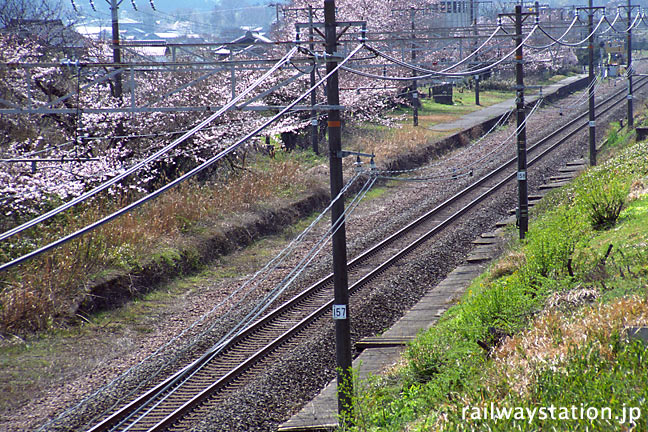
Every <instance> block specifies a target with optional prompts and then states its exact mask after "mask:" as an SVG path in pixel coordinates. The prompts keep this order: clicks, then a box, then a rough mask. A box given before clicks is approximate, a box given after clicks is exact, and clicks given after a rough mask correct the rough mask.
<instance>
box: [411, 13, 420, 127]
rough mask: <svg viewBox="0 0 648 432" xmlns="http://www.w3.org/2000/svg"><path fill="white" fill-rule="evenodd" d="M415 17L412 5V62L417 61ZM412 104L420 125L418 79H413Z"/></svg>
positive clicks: (414, 73)
mask: <svg viewBox="0 0 648 432" xmlns="http://www.w3.org/2000/svg"><path fill="white" fill-rule="evenodd" d="M414 18H416V9H415V8H414V7H412V8H411V9H410V21H411V23H412V64H414V63H415V62H416V43H415V42H414V40H415V39H416V34H415V30H416V24H415V22H414ZM416 74H417V72H416V71H415V70H412V76H416ZM412 105H413V107H414V111H413V114H412V117H413V122H414V126H418V106H419V93H418V82H417V81H416V80H412Z"/></svg>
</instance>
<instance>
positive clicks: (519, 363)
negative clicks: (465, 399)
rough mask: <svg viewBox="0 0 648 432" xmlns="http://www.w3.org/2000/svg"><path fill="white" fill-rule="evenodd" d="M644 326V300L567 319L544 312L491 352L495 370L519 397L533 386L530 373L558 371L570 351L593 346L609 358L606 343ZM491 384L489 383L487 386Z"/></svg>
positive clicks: (647, 304) (647, 321)
mask: <svg viewBox="0 0 648 432" xmlns="http://www.w3.org/2000/svg"><path fill="white" fill-rule="evenodd" d="M645 325H648V300H647V299H646V298H641V297H637V296H634V297H630V298H623V299H618V300H616V301H614V302H611V303H606V304H602V303H599V304H595V305H593V306H591V307H586V308H584V309H582V311H581V312H580V313H578V314H577V315H576V316H574V317H572V318H570V317H567V316H565V315H564V314H562V313H560V312H557V311H556V310H555V309H552V308H550V309H547V310H546V311H545V312H544V313H543V314H542V315H541V316H539V317H538V318H537V319H536V320H535V322H534V323H533V325H532V328H531V329H530V330H528V331H525V332H523V333H520V334H518V335H516V336H513V337H512V338H509V339H508V340H506V341H505V342H504V343H503V344H502V345H501V346H500V348H499V349H498V350H497V351H496V353H495V356H494V358H495V360H496V365H495V368H496V369H499V370H501V373H502V374H503V376H504V380H505V381H506V382H508V383H511V389H512V390H513V391H515V392H517V393H518V394H519V395H521V396H523V395H525V394H527V393H528V390H529V388H530V386H531V385H533V382H532V381H533V376H534V372H535V371H537V370H541V369H547V368H549V369H552V370H559V369H560V367H561V364H562V363H563V362H564V361H565V360H567V358H568V355H569V353H570V352H571V351H573V350H574V349H577V348H580V347H583V346H584V345H585V344H586V343H593V344H595V345H597V348H599V349H600V351H601V354H602V355H604V356H610V357H611V356H612V352H611V350H610V347H609V346H607V345H606V344H605V343H602V341H606V340H608V339H609V338H610V336H611V335H612V334H615V333H619V332H621V331H622V330H623V328H624V327H628V326H645ZM490 384H491V383H489V385H490Z"/></svg>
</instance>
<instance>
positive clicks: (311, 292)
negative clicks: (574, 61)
mask: <svg viewBox="0 0 648 432" xmlns="http://www.w3.org/2000/svg"><path fill="white" fill-rule="evenodd" d="M646 84H648V79H646V80H644V81H642V82H641V83H640V84H639V85H638V89H639V88H642V87H644V86H645V85H646ZM622 94H625V89H622V90H619V91H617V92H616V93H614V94H613V95H612V96H610V97H608V98H607V99H605V100H603V101H601V102H600V103H599V104H598V105H597V108H600V107H602V106H603V105H607V104H609V103H611V102H613V103H612V105H610V106H608V107H606V108H604V109H602V110H599V112H598V113H597V116H599V117H600V116H602V115H604V114H606V113H607V112H609V110H611V109H613V108H614V107H616V106H617V105H618V104H620V103H622V102H623V101H624V100H625V98H621V99H619V100H617V101H614V99H615V98H617V97H619V96H620V95H622ZM587 114H588V113H587V111H586V112H584V113H582V114H580V115H578V116H576V117H575V118H574V119H572V120H570V121H568V122H567V123H566V124H565V125H563V126H562V127H561V128H559V129H557V130H556V131H554V132H552V133H550V134H549V135H547V136H545V137H544V138H542V139H540V140H539V141H537V142H536V143H535V144H534V145H532V146H531V147H529V152H534V151H536V150H538V149H539V147H540V146H543V145H544V144H546V143H547V142H549V141H550V140H552V139H553V138H556V137H557V136H558V135H561V134H563V133H565V132H566V131H567V130H568V129H570V128H571V127H573V126H574V125H576V124H577V123H578V122H579V121H581V120H583V119H584V118H585V116H587ZM587 125H588V123H586V122H585V123H583V124H582V125H579V126H577V127H576V128H574V129H573V130H572V131H570V132H569V133H567V135H566V136H563V137H561V138H560V139H559V140H557V142H555V143H554V144H552V145H550V146H549V147H547V148H545V149H544V150H542V151H541V152H540V153H539V154H538V155H536V156H534V157H533V158H532V159H531V160H530V161H529V162H528V166H533V165H534V164H536V163H537V162H538V161H540V160H541V159H542V158H543V157H545V156H546V155H547V154H549V153H550V152H551V151H553V150H555V149H556V148H557V147H559V146H560V145H561V144H562V143H563V142H564V141H565V140H567V139H569V138H571V137H572V136H574V135H575V134H576V133H578V132H579V131H581V130H582V129H583V128H585V127H586V126H587ZM515 163H516V159H515V158H512V159H510V160H508V161H507V162H505V163H503V164H502V165H500V167H498V168H496V169H494V170H492V171H491V172H489V173H488V174H486V175H485V176H483V177H482V178H480V179H479V180H477V181H476V182H474V183H472V184H471V185H469V186H468V187H466V188H464V189H463V190H461V191H460V192H458V193H456V194H455V195H453V196H452V197H450V198H448V199H447V200H445V201H444V202H443V203H441V204H439V205H437V206H436V207H435V208H434V209H432V210H430V211H429V212H427V213H426V214H424V215H422V216H420V217H419V218H418V219H416V220H414V221H413V222H411V223H409V224H408V225H407V226H405V227H404V228H402V229H400V230H399V231H397V232H395V233H393V234H392V235H390V236H389V237H387V238H386V239H384V240H382V241H381V242H379V243H378V244H376V245H374V246H372V247H371V248H369V249H368V250H366V251H364V252H363V253H361V254H360V255H358V256H356V257H355V258H354V259H352V260H351V261H350V262H349V267H356V266H358V265H359V264H360V263H362V262H363V261H365V260H366V259H367V258H368V257H370V256H372V255H375V254H376V253H377V252H378V251H380V250H382V249H384V248H385V247H387V246H388V245H389V244H391V243H393V242H394V241H395V240H396V239H398V238H400V237H402V236H403V235H404V234H406V233H407V232H409V231H411V230H412V229H414V228H415V227H417V226H419V225H421V224H422V223H424V222H425V221H428V220H430V219H431V218H433V217H434V216H437V215H438V214H439V213H440V212H442V211H444V210H447V209H448V207H449V206H451V205H453V204H456V203H458V202H460V200H461V199H464V198H465V197H466V195H468V194H469V193H471V192H474V191H475V190H476V189H478V188H480V187H484V186H485V185H486V183H487V182H489V181H492V180H493V179H494V178H496V176H498V175H500V174H502V172H503V171H505V170H506V169H509V168H510V167H511V166H514V164H515ZM515 178H516V173H515V172H513V173H511V174H508V175H506V176H505V177H504V178H503V179H500V180H499V181H497V182H496V183H495V184H494V185H492V186H490V187H489V188H488V189H487V190H486V191H485V192H482V193H481V194H479V195H478V196H477V197H476V198H474V199H473V200H472V201H470V202H469V203H468V204H466V205H464V206H463V207H461V208H460V209H459V210H457V211H455V212H454V213H453V214H452V215H450V216H449V217H447V218H446V219H444V220H443V221H442V222H440V223H438V224H437V225H435V227H434V228H432V229H431V230H429V231H427V232H426V233H425V234H423V235H422V236H420V237H418V238H417V239H416V240H414V241H413V242H411V243H409V244H408V245H407V246H406V247H405V248H402V249H401V250H400V251H399V252H397V253H395V254H393V255H392V256H391V257H389V258H388V259H387V260H385V261H383V262H382V264H380V265H379V266H377V267H375V268H374V269H373V270H371V271H370V272H369V273H367V274H365V275H364V276H362V277H361V278H360V279H359V280H357V281H356V282H355V283H353V284H352V285H351V286H350V287H349V292H350V293H351V294H352V293H354V292H355V291H357V290H358V289H360V288H361V287H362V286H364V285H366V284H367V282H369V281H370V280H372V279H373V278H375V277H376V276H378V275H379V274H380V273H382V272H384V271H385V270H386V269H387V268H389V267H390V266H391V265H392V264H393V263H394V262H396V261H398V260H400V259H402V258H403V257H404V256H406V255H407V254H409V253H410V252H412V251H413V250H414V249H416V248H417V247H418V246H420V245H421V244H422V243H424V242H425V241H427V240H428V239H429V238H430V237H432V236H434V235H436V234H438V233H439V232H441V231H442V230H443V229H445V228H446V227H447V226H449V225H450V224H452V223H453V222H455V221H456V220H457V219H458V218H459V217H461V216H463V215H464V214H465V213H466V212H468V211H469V210H471V209H472V208H474V207H475V206H476V205H478V204H479V203H481V202H482V201H484V200H485V199H486V198H488V197H489V196H491V195H492V194H493V193H494V192H496V191H497V190H499V189H501V188H502V187H503V186H505V185H506V184H507V183H509V182H510V181H511V180H513V179H515ZM331 278H332V275H328V276H327V277H324V278H322V279H320V280H319V281H318V282H316V283H315V284H313V285H311V286H310V287H309V288H307V289H306V290H305V291H303V292H302V293H300V294H299V295H297V296H295V297H293V298H292V299H290V300H289V301H287V302H286V303H284V304H283V305H282V306H280V307H278V308H277V309H275V310H273V311H272V312H270V313H268V314H267V315H266V316H264V317H263V318H261V319H260V320H259V321H257V322H255V323H254V324H253V325H251V326H250V327H248V328H247V329H246V330H244V331H243V332H242V333H240V334H239V335H238V336H236V337H235V338H233V339H232V340H231V341H230V342H229V343H228V346H229V347H232V346H234V345H236V344H237V343H239V342H242V341H244V340H245V339H247V338H248V337H250V336H251V335H252V334H253V333H255V332H257V331H259V330H260V329H262V328H265V327H267V326H268V324H269V323H271V322H273V321H274V320H275V319H276V318H278V317H280V316H281V315H282V314H284V313H286V312H287V311H288V310H291V309H294V308H295V307H298V304H299V303H301V302H303V301H305V300H306V299H308V298H309V297H312V296H315V295H316V293H317V291H319V290H321V289H322V288H324V287H326V286H327V285H328V284H329V283H330V280H331ZM332 304H333V300H329V301H327V302H326V303H324V304H323V305H322V306H320V307H319V308H318V309H316V310H314V311H312V312H311V313H309V314H308V315H307V316H306V317H304V318H303V319H302V320H301V321H299V322H298V323H297V324H295V325H294V326H293V327H292V328H291V329H289V330H287V331H285V332H284V333H282V334H281V335H280V336H278V337H277V338H275V339H274V340H273V341H272V342H270V343H268V344H267V345H266V346H264V347H263V348H261V349H260V350H258V351H257V352H256V353H255V354H253V355H252V356H250V357H249V358H247V360H245V361H244V362H243V363H241V364H239V365H238V366H237V367H236V368H235V369H232V370H230V371H229V372H227V373H226V374H225V375H223V376H222V377H220V378H219V379H218V380H216V381H214V382H213V383H212V384H211V385H209V386H208V387H206V388H204V389H203V390H202V391H200V393H197V394H196V395H195V396H194V397H193V398H191V399H190V400H188V401H186V402H185V403H184V404H183V405H182V406H181V407H179V408H178V409H177V410H176V411H174V412H173V413H171V414H169V415H167V416H166V417H165V418H164V419H162V420H160V421H159V422H158V423H157V424H156V425H155V426H153V427H152V428H150V429H149V431H160V430H164V429H166V428H168V427H169V426H171V425H173V424H174V423H176V422H177V421H178V420H179V419H180V418H182V417H183V416H185V415H186V414H187V413H189V412H190V411H191V410H193V409H194V408H195V407H196V406H197V405H199V404H200V403H202V402H204V401H205V400H207V399H208V398H210V397H211V396H212V395H213V394H214V393H215V392H217V391H219V390H221V389H224V388H225V387H227V385H228V384H230V383H231V382H232V381H233V380H235V379H236V378H238V377H240V376H241V375H242V374H244V373H245V372H247V371H248V370H250V369H251V368H252V367H253V366H254V365H255V364H257V363H258V362H259V361H261V360H262V359H263V358H265V357H266V356H267V355H268V354H270V353H271V352H272V351H274V350H275V349H277V348H279V347H280V346H281V345H283V344H284V343H286V342H287V341H288V340H289V339H290V338H292V337H294V336H295V335H297V334H298V333H301V332H302V331H303V330H304V329H305V328H306V327H307V326H309V325H310V324H312V323H313V322H314V321H315V320H317V319H318V318H320V317H322V316H323V315H324V314H326V313H327V312H328V311H329V310H330V308H331V305H332ZM223 353H225V350H223ZM210 355H211V351H209V352H207V353H205V354H204V355H203V356H201V357H200V358H199V359H197V360H195V361H194V362H193V363H192V364H190V365H188V366H186V367H185V368H183V369H181V370H180V371H179V372H177V373H176V374H174V375H173V376H171V377H170V378H167V379H166V380H165V381H163V382H162V383H160V384H158V385H157V386H155V387H153V388H152V389H150V390H148V391H147V392H145V393H144V394H143V395H141V396H139V397H138V398H136V399H135V400H133V401H132V402H130V403H129V404H127V405H126V406H124V407H123V408H121V409H120V410H119V411H117V412H115V413H114V414H113V415H112V416H111V417H109V418H107V419H105V420H104V421H102V422H101V423H99V424H97V425H96V426H94V427H93V428H92V429H90V430H89V432H99V431H105V430H109V429H110V428H111V427H113V426H114V425H115V424H116V423H118V422H119V421H120V419H121V418H123V417H125V416H126V415H128V413H130V412H133V411H134V410H135V409H136V408H138V407H140V406H141V405H142V404H144V403H146V402H148V401H149V400H150V399H151V398H152V397H154V396H157V395H158V394H159V393H160V391H163V389H164V388H165V387H166V386H167V385H168V384H167V383H169V382H171V381H175V380H178V378H180V377H183V376H186V375H189V374H190V373H191V372H192V371H193V370H195V369H196V368H198V367H200V366H201V365H202V363H203V362H204V361H205V359H206V358H207V357H209V356H210Z"/></svg>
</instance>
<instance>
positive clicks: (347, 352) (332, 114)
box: [324, 0, 354, 427]
mask: <svg viewBox="0 0 648 432" xmlns="http://www.w3.org/2000/svg"><path fill="white" fill-rule="evenodd" d="M324 23H325V31H326V55H327V61H326V72H327V74H328V73H331V71H332V70H333V69H335V67H336V66H337V60H336V57H335V55H336V51H337V50H336V46H337V35H336V20H335V0H324ZM327 89H328V90H327V92H326V93H327V99H328V103H329V104H334V105H339V102H340V101H339V99H340V95H339V82H338V74H337V72H335V73H333V74H331V76H330V77H329V78H328V79H327ZM328 134H329V161H330V178H331V199H332V198H333V197H336V196H337V195H338V194H339V193H340V191H341V190H342V187H343V178H342V153H341V152H342V136H341V122H340V111H339V109H332V110H330V111H329V112H328ZM343 212H344V199H338V200H337V201H336V202H335V203H334V204H333V206H332V208H331V220H332V223H333V224H336V223H337V224H338V225H339V229H337V231H336V232H335V234H334V235H333V284H334V301H333V303H334V304H333V318H334V319H335V341H336V349H335V352H336V360H337V384H338V413H339V415H340V421H341V422H342V424H343V426H344V427H348V426H351V425H352V424H353V423H354V421H353V410H352V395H353V381H352V370H351V361H352V359H351V326H350V320H349V318H350V317H349V291H348V283H349V281H348V274H347V251H346V231H345V226H344V218H343V217H342V216H343ZM334 226H335V227H336V228H337V225H334Z"/></svg>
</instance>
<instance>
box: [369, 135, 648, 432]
mask: <svg viewBox="0 0 648 432" xmlns="http://www.w3.org/2000/svg"><path fill="white" fill-rule="evenodd" d="M616 128H618V125H612V126H611V132H609V133H608V147H607V150H606V152H608V156H607V157H608V158H609V159H608V160H607V161H606V162H605V163H602V164H600V165H599V166H598V167H595V168H592V169H588V170H587V171H586V172H585V173H584V174H582V175H581V176H580V177H579V178H578V179H576V180H575V181H574V182H573V184H571V185H569V186H567V187H565V188H562V189H561V190H557V191H554V192H552V193H550V194H549V195H548V196H547V197H546V198H545V199H544V200H543V202H542V203H541V205H538V206H537V207H536V208H535V209H534V212H533V213H534V218H533V221H532V223H531V227H530V231H529V234H528V238H527V240H526V241H524V242H520V241H518V240H511V244H510V250H509V251H508V252H507V253H505V254H504V255H503V257H502V258H501V259H499V260H498V261H497V262H495V263H494V264H492V265H491V266H490V268H489V269H488V270H487V271H486V272H485V273H484V274H483V275H482V276H480V277H479V278H478V279H476V280H475V281H473V283H472V284H471V286H470V287H469V289H468V291H467V292H466V293H465V295H463V297H462V298H461V300H460V301H459V302H458V304H457V305H455V306H454V307H452V308H451V309H450V310H448V312H447V313H446V314H445V315H444V316H443V317H442V319H441V320H440V321H439V323H438V324H437V325H436V326H435V327H434V328H432V329H430V330H429V331H427V332H424V333H422V334H420V335H419V336H418V337H417V339H416V340H415V341H414V342H413V343H412V344H411V345H410V346H409V347H408V349H407V351H406V353H405V356H404V358H403V361H402V363H401V364H400V365H398V366H397V367H395V368H394V370H392V371H391V372H390V373H389V374H388V375H386V376H382V377H375V378H374V379H372V380H370V381H369V382H366V383H359V387H360V388H361V390H360V391H359V392H358V394H359V396H357V398H356V408H357V418H358V427H357V429H358V430H363V431H364V430H381V431H383V430H384V431H401V430H408V431H423V430H425V431H428V430H429V431H438V430H446V431H458V430H484V431H510V430H522V431H524V430H526V431H537V430H561V431H563V430H579V431H585V430H589V431H613V430H618V431H626V430H647V429H648V375H647V374H646V371H647V369H648V351H647V350H646V345H645V344H643V343H641V342H637V341H631V340H629V338H628V337H627V335H626V332H625V331H624V328H626V327H627V326H646V325H648V296H647V292H646V279H647V277H648V247H647V245H648V228H646V227H647V226H648V143H646V142H642V143H636V144H634V143H633V144H632V145H630V144H628V143H629V142H631V141H632V140H631V138H632V135H631V134H629V133H627V132H625V130H624V132H621V133H618V132H615V130H616ZM612 155H614V156H613V157H612ZM605 157H606V156H604V158H605ZM511 237H512V238H513V237H515V235H514V233H511ZM552 406H553V407H554V410H553V411H551V407H552ZM572 407H575V408H574V409H575V412H572ZM484 408H486V409H487V410H488V411H487V412H484ZM492 408H494V409H495V410H499V414H500V415H503V411H502V410H503V409H509V410H512V411H509V415H510V418H509V419H501V418H500V419H496V418H495V417H496V415H493V413H492V411H491V410H492ZM588 409H589V411H588ZM565 410H567V411H565ZM638 410H640V413H641V416H640V417H639V418H635V419H634V420H635V423H636V428H635V429H630V428H629V418H630V417H631V416H634V417H636V416H637V414H639V411H638ZM495 414H497V412H495ZM567 418H568V419H567Z"/></svg>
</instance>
